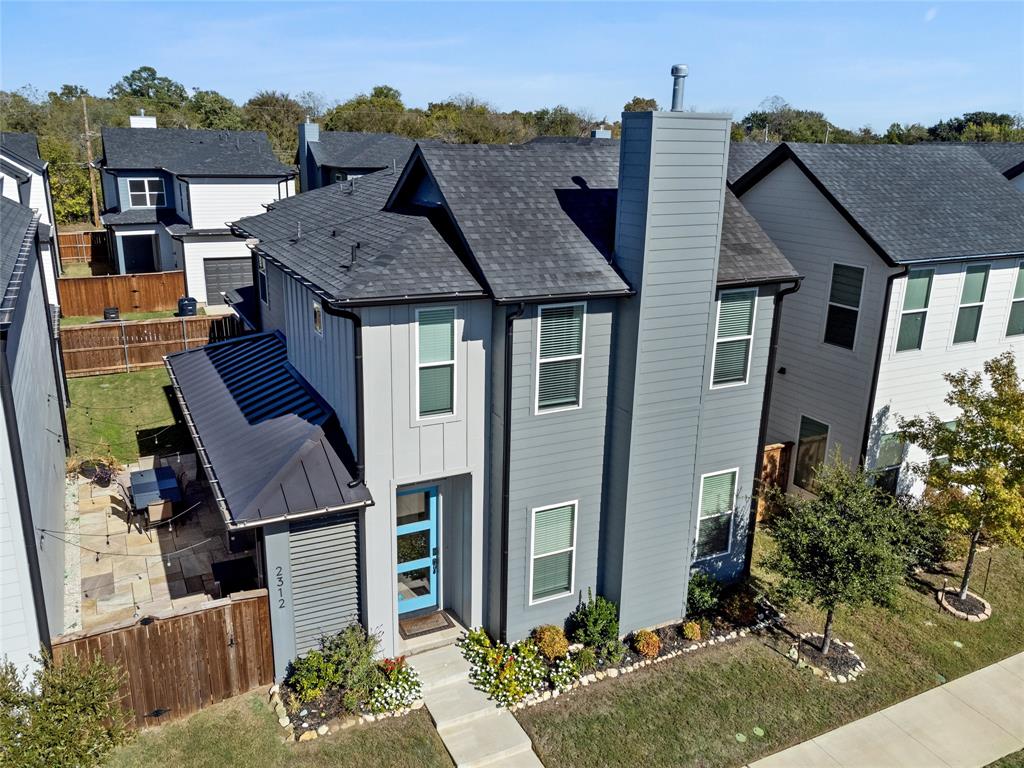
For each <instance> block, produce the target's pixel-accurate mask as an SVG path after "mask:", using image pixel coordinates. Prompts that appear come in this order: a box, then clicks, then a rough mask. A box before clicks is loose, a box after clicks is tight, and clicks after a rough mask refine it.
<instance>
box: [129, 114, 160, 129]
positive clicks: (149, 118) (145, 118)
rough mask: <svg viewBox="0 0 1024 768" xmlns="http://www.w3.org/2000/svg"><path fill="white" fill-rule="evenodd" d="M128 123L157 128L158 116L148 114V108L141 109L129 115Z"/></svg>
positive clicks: (133, 125)
mask: <svg viewBox="0 0 1024 768" xmlns="http://www.w3.org/2000/svg"><path fill="white" fill-rule="evenodd" d="M128 125H129V126H131V127H132V128H156V117H154V116H153V115H147V114H146V110H144V109H140V110H139V114H137V115H129V116H128Z"/></svg>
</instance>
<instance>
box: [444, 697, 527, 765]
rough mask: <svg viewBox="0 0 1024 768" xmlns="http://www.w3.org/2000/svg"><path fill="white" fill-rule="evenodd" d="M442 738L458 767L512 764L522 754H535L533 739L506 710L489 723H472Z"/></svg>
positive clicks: (453, 730)
mask: <svg viewBox="0 0 1024 768" xmlns="http://www.w3.org/2000/svg"><path fill="white" fill-rule="evenodd" d="M441 738H442V740H443V741H444V745H445V747H447V748H448V753H449V754H450V755H451V756H452V760H454V761H455V765H456V766H458V768H478V767H479V766H484V765H498V764H500V765H508V764H509V762H510V760H511V758H513V757H516V756H518V755H521V754H522V753H525V752H528V753H530V754H531V755H532V754H533V748H532V746H531V744H530V737H529V736H527V735H526V731H524V730H523V729H522V727H521V726H520V725H519V723H518V722H517V721H516V719H515V718H514V717H512V715H510V714H509V713H508V711H506V710H502V711H500V712H499V713H498V714H497V715H495V716H493V717H489V718H487V720H486V722H485V723H484V722H481V721H470V722H468V723H464V724H462V725H459V726H456V727H454V728H450V729H447V730H446V731H445V733H444V734H442V736H441ZM534 757H536V755H534Z"/></svg>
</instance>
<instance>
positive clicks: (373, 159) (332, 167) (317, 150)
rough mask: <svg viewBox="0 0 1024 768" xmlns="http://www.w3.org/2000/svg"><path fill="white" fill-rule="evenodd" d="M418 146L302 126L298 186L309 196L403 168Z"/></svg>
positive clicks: (401, 140) (389, 137)
mask: <svg viewBox="0 0 1024 768" xmlns="http://www.w3.org/2000/svg"><path fill="white" fill-rule="evenodd" d="M415 146H416V142H415V141H413V140H412V139H407V138H406V137H404V136H395V135H394V134H392V133H363V132H359V131H321V130H320V126H319V124H317V123H311V122H309V121H307V122H305V123H300V124H299V145H298V149H297V150H296V153H295V164H296V165H297V166H298V168H299V185H300V186H301V187H302V191H303V192H310V191H312V190H314V189H320V187H323V186H326V185H328V184H335V183H337V182H339V181H349V180H351V179H358V178H359V177H360V176H365V175H366V174H368V173H373V172H374V171H380V170H383V169H385V168H391V169H392V170H394V169H398V168H403V167H405V162H406V160H408V159H409V155H410V154H411V153H412V150H413V147H415Z"/></svg>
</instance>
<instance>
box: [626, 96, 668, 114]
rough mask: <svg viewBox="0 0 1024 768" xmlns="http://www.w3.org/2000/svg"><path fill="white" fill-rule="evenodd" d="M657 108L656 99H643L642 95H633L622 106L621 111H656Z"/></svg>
mask: <svg viewBox="0 0 1024 768" xmlns="http://www.w3.org/2000/svg"><path fill="white" fill-rule="evenodd" d="M658 109H660V107H658V100H657V99H645V98H644V97H643V96H634V97H633V98H632V99H630V100H629V101H627V102H626V103H625V104H624V105H623V107H622V111H623V112H657V111H658Z"/></svg>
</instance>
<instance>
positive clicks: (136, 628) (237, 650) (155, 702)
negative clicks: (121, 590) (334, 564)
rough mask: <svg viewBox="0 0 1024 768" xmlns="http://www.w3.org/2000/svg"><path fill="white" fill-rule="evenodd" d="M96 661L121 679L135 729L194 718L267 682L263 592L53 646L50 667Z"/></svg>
mask: <svg viewBox="0 0 1024 768" xmlns="http://www.w3.org/2000/svg"><path fill="white" fill-rule="evenodd" d="M68 656H77V657H78V658H80V659H83V660H87V661H92V660H93V659H94V658H95V657H96V656H99V657H100V658H102V659H103V660H104V661H106V662H108V663H112V664H117V665H118V666H119V667H120V668H121V670H122V671H123V672H124V673H125V674H124V677H123V679H122V681H121V703H122V706H124V708H125V709H127V710H128V711H129V712H134V713H135V722H136V724H137V725H139V726H145V725H156V724H158V723H161V722H167V721H169V720H178V719H180V718H182V717H186V716H187V715H190V714H192V713H193V712H198V711H199V710H200V709H202V708H203V707H208V706H210V705H211V704H215V703H217V702H218V701H223V700H224V699H227V698H230V697H231V696H237V695H239V694H242V693H245V692H246V691H250V690H252V689H253V688H256V687H257V686H261V685H270V684H271V683H273V681H274V653H273V650H272V647H271V643H270V606H269V605H268V603H267V590H265V589H258V590H253V591H250V592H239V593H236V594H234V595H232V596H231V597H230V598H224V599H222V600H217V601H215V602H214V603H213V604H207V607H202V608H199V609H198V610H196V611H193V612H191V613H184V614H179V615H176V616H169V617H167V618H157V619H152V620H151V621H147V620H146V619H143V620H142V622H140V623H137V624H134V625H133V626H129V627H121V628H118V629H112V630H109V631H106V632H99V633H96V634H92V635H86V636H78V635H67V636H64V637H60V638H56V639H55V640H54V642H53V658H54V661H55V662H57V663H60V661H61V659H63V658H66V657H68Z"/></svg>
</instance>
